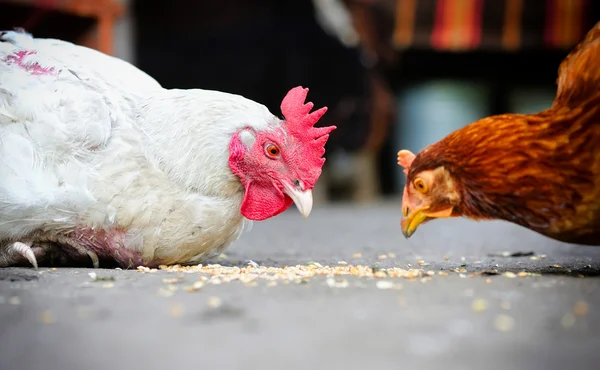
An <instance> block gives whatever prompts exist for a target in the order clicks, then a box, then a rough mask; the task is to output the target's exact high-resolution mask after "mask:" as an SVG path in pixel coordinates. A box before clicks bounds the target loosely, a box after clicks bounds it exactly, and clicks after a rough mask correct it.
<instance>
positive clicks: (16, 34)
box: [0, 28, 35, 49]
mask: <svg viewBox="0 0 600 370" xmlns="http://www.w3.org/2000/svg"><path fill="white" fill-rule="evenodd" d="M0 42H3V43H10V44H13V45H15V46H19V47H22V48H28V49H33V48H35V41H34V38H33V35H31V34H30V33H27V32H26V31H25V30H24V29H22V28H17V29H15V30H13V31H8V30H7V31H0Z"/></svg>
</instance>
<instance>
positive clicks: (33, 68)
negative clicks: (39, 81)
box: [4, 50, 54, 75]
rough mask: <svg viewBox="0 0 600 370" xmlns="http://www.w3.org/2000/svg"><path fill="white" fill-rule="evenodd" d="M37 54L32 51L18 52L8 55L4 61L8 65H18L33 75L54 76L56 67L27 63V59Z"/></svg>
mask: <svg viewBox="0 0 600 370" xmlns="http://www.w3.org/2000/svg"><path fill="white" fill-rule="evenodd" d="M35 54H37V52H35V51H31V50H22V51H17V52H15V53H14V54H11V55H8V56H7V57H6V59H5V60H4V61H5V62H6V64H7V65H12V64H14V63H16V64H17V65H18V66H19V67H21V68H22V69H24V70H26V71H28V72H30V73H31V74H32V75H51V74H54V67H42V66H41V65H40V64H39V63H38V62H26V61H25V57H28V56H30V55H35Z"/></svg>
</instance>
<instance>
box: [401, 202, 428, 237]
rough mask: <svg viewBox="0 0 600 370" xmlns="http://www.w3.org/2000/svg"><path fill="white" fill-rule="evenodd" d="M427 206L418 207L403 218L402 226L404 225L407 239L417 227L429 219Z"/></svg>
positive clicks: (403, 229) (404, 233)
mask: <svg viewBox="0 0 600 370" xmlns="http://www.w3.org/2000/svg"><path fill="white" fill-rule="evenodd" d="M427 208H429V207H424V208H419V209H416V210H415V211H413V212H412V213H410V214H409V215H408V216H406V217H405V218H404V219H402V222H401V223H400V226H401V227H402V234H403V235H404V237H405V238H406V239H408V238H410V237H411V236H412V234H414V233H415V231H416V230H417V227H419V225H420V224H422V223H423V221H425V220H426V219H427V215H426V214H425V213H424V211H425V210H426V209H427Z"/></svg>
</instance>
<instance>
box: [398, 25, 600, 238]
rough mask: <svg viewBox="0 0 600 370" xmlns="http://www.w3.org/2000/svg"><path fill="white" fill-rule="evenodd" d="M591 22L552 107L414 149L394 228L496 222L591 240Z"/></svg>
mask: <svg viewBox="0 0 600 370" xmlns="http://www.w3.org/2000/svg"><path fill="white" fill-rule="evenodd" d="M599 87H600V23H599V24H597V25H596V26H595V27H594V28H593V29H592V30H591V31H590V32H589V33H588V35H587V36H586V38H585V39H584V40H583V41H582V42H581V43H580V44H579V45H578V46H577V47H576V48H575V49H574V50H573V51H572V52H571V53H570V54H569V56H568V57H567V58H566V59H565V60H564V61H563V63H562V64H561V66H560V68H559V77H558V88H557V94H556V98H555V100H554V103H553V105H552V107H550V108H549V109H547V110H545V111H543V112H540V113H537V114H504V115H498V116H492V117H487V118H484V119H482V120H479V121H477V122H474V123H472V124H470V125H467V126H465V127H463V128H462V129H459V130H457V131H455V132H453V133H451V134H450V135H448V136H447V137H445V138H444V139H442V140H440V141H439V142H437V143H435V144H432V145H430V146H429V147H427V148H425V149H424V150H423V151H421V152H420V153H419V154H418V155H416V156H415V155H414V154H412V153H410V152H409V151H406V150H402V151H400V152H399V153H398V163H399V164H400V165H402V166H404V167H405V172H406V174H407V185H406V187H405V190H404V196H403V202H402V203H403V204H402V208H403V215H404V219H403V221H402V229H403V232H404V235H405V236H406V237H410V236H411V235H412V234H413V233H414V231H415V230H416V228H417V227H418V225H419V224H421V223H424V222H427V221H430V220H432V219H434V218H442V217H454V216H465V217H468V218H471V219H475V220H489V219H501V220H505V221H509V222H513V223H516V224H519V225H521V226H524V227H526V228H529V229H531V230H534V231H536V232H538V233H541V234H543V235H546V236H548V237H550V238H553V239H556V240H560V241H564V242H569V243H576V244H585V245H600V88H599Z"/></svg>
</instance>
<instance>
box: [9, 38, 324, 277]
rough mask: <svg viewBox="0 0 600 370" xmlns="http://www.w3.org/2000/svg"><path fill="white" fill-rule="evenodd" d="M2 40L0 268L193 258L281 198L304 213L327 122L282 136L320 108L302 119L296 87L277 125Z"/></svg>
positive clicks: (273, 208)
mask: <svg viewBox="0 0 600 370" xmlns="http://www.w3.org/2000/svg"><path fill="white" fill-rule="evenodd" d="M2 39H3V41H4V42H0V173H2V176H1V177H0V250H2V253H1V254H0V266H8V265H11V264H15V263H19V262H23V260H24V258H27V259H28V260H29V261H30V262H32V263H33V264H34V265H36V264H37V262H36V261H37V260H39V259H43V258H44V256H45V254H46V253H47V252H48V251H49V249H51V248H60V250H61V252H62V253H65V254H68V255H70V256H71V257H73V258H81V257H82V256H85V258H91V259H92V261H93V262H94V265H95V266H97V265H98V261H99V260H109V261H114V262H116V263H117V264H118V265H119V266H121V267H135V266H138V265H147V266H157V265H160V264H174V263H181V264H194V263H200V262H202V261H204V260H205V259H207V258H209V257H211V256H213V255H216V254H219V253H221V252H222V251H223V250H224V249H225V248H227V247H229V246H230V245H231V243H232V242H233V241H234V240H236V239H237V238H238V237H239V235H240V233H241V231H242V230H243V228H244V225H245V224H246V223H247V222H248V221H249V220H262V219H266V218H269V217H272V216H274V215H276V214H278V213H280V212H283V211H284V210H285V209H287V208H288V207H289V206H290V205H291V203H292V201H295V202H296V204H297V205H298V207H299V209H300V211H301V213H303V214H304V215H305V216H307V215H308V213H309V212H310V206H311V205H312V198H311V197H310V189H311V188H312V186H313V185H314V182H316V179H317V178H318V177H319V175H320V169H321V165H322V163H323V162H324V159H322V158H320V157H321V155H322V154H323V151H324V150H323V149H322V145H324V143H325V141H326V140H327V134H328V133H329V132H330V131H331V130H332V129H333V128H334V127H330V128H322V129H317V128H312V127H305V129H306V130H304V131H305V132H311V130H318V132H316V133H315V132H312V134H314V136H313V137H311V138H310V139H311V140H312V141H318V143H319V144H320V145H321V146H320V147H318V148H315V147H314V145H313V144H306V142H307V138H305V137H302V136H301V135H299V134H297V133H296V132H295V131H294V130H293V128H295V127H296V126H297V122H296V121H297V120H301V119H302V118H303V117H304V116H309V117H310V118H311V122H312V123H313V124H314V122H316V120H318V118H319V117H320V115H322V114H323V113H325V111H324V109H321V110H320V111H316V112H314V113H312V115H313V116H311V115H309V114H308V111H309V110H310V109H311V107H312V104H310V103H309V104H308V105H306V106H305V105H303V102H304V100H303V98H304V97H305V96H306V90H304V89H299V90H293V91H291V92H290V94H288V95H291V94H292V93H293V94H295V95H294V97H295V98H298V96H299V97H300V98H302V102H301V103H300V105H299V106H297V107H296V106H294V107H293V108H288V112H287V114H286V112H285V111H284V114H285V115H286V118H287V120H286V121H282V120H280V119H279V118H277V117H276V116H274V115H273V114H271V113H270V112H269V110H268V109H267V108H266V107H265V106H263V105H261V104H258V103H256V102H253V101H251V100H248V99H245V98H243V97H241V96H238V95H233V94H227V93H222V92H216V91H206V90H199V89H195V90H166V89H163V88H162V87H161V86H160V85H159V84H158V83H157V82H156V81H154V80H153V79H152V78H151V77H149V76H147V75H146V74H144V73H143V72H141V71H139V70H137V69H136V68H135V67H133V66H131V65H129V64H127V63H125V62H123V61H121V60H118V59H116V58H112V57H109V56H107V55H104V54H101V53H98V52H96V51H93V50H90V49H87V48H83V47H80V46H76V45H73V44H69V43H66V42H63V41H59V40H38V39H32V38H31V36H29V35H26V34H23V33H16V32H5V33H4V35H3V36H2ZM286 99H287V97H286ZM296 100H297V99H296ZM294 102H295V104H296V105H298V103H297V102H296V101H294ZM284 103H285V100H284ZM288 105H289V104H288ZM305 107H308V109H305ZM282 108H283V104H282ZM290 109H291V111H292V113H294V111H293V110H294V109H296V110H300V111H301V112H300V114H299V115H298V117H296V118H297V119H296V118H294V117H290V116H292V113H290ZM302 114H304V116H303V115H302ZM314 114H317V115H318V117H315V116H314ZM315 118H316V119H315ZM311 126H312V125H311ZM314 139H318V140H314ZM311 145H312V146H311ZM263 147H264V149H263ZM273 147H276V148H277V151H278V156H275V155H272V156H271V153H270V152H267V150H271V148H273ZM279 151H280V153H279ZM273 152H274V150H273ZM307 157H309V158H308V159H307ZM315 157H318V158H315ZM256 189H258V190H256ZM261 196H262V197H261ZM88 256H89V257H88Z"/></svg>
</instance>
